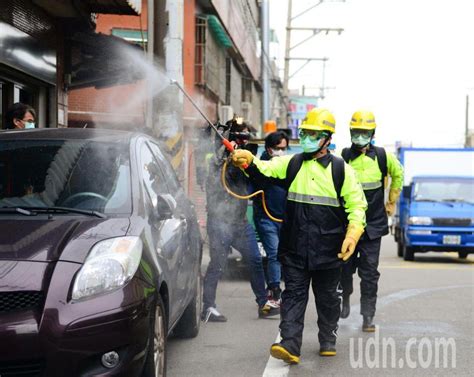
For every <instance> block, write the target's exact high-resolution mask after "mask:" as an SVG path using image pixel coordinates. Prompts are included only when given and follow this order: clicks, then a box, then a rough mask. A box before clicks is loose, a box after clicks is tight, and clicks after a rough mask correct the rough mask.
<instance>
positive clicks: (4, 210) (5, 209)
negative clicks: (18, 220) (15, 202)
mask: <svg viewBox="0 0 474 377" xmlns="http://www.w3.org/2000/svg"><path fill="white" fill-rule="evenodd" d="M0 213H19V214H21V215H25V216H35V215H36V213H34V212H31V211H29V210H27V209H24V208H21V207H2V208H0Z"/></svg>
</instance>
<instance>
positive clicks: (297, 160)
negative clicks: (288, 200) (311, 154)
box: [285, 153, 303, 190]
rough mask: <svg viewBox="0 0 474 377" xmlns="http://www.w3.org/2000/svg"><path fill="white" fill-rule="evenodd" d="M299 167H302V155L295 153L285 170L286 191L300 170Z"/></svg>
mask: <svg viewBox="0 0 474 377" xmlns="http://www.w3.org/2000/svg"><path fill="white" fill-rule="evenodd" d="M301 165H303V153H297V154H295V155H293V157H292V158H291V160H290V162H289V163H288V166H287V168H286V178H285V187H286V190H288V189H289V188H290V186H291V183H292V182H293V181H294V179H295V177H296V174H298V172H299V171H300V169H301Z"/></svg>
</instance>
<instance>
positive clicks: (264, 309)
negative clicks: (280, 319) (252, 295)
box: [258, 300, 280, 318]
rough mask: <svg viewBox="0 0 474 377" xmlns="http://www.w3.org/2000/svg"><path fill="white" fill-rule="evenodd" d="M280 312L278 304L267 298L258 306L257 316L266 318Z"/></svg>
mask: <svg viewBox="0 0 474 377" xmlns="http://www.w3.org/2000/svg"><path fill="white" fill-rule="evenodd" d="M279 314H280V304H279V303H278V302H276V301H273V300H268V301H267V302H266V303H265V304H263V305H260V306H259V307H258V318H268V317H273V316H275V315H279Z"/></svg>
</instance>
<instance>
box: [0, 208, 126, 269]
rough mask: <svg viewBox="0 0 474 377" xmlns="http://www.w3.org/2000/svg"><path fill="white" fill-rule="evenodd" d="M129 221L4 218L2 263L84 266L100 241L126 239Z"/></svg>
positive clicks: (0, 223) (0, 225)
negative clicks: (55, 263)
mask: <svg viewBox="0 0 474 377" xmlns="http://www.w3.org/2000/svg"><path fill="white" fill-rule="evenodd" d="M129 225H130V220H129V218H127V217H125V218H108V219H98V218H83V217H79V216H64V217H63V216H55V217H54V218H53V219H46V218H45V219H44V220H41V219H36V218H35V219H31V218H25V219H8V220H6V219H2V218H0V229H2V231H1V232H0V260H16V261H22V260H23V261H25V260H29V261H41V262H53V261H58V260H62V261H71V262H76V263H83V262H84V260H85V258H86V257H87V254H88V253H89V251H90V249H91V247H92V246H93V245H94V244H95V243H96V242H98V241H100V240H103V239H107V238H111V237H118V236H124V235H126V234H127V230H128V228H129Z"/></svg>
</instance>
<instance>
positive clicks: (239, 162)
mask: <svg viewBox="0 0 474 377" xmlns="http://www.w3.org/2000/svg"><path fill="white" fill-rule="evenodd" d="M230 158H231V159H232V164H234V166H237V167H238V168H242V169H244V168H246V167H248V166H249V165H250V164H251V163H252V161H253V154H252V153H251V152H250V151H248V150H246V149H236V150H235V151H233V152H232V154H231V155H230Z"/></svg>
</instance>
